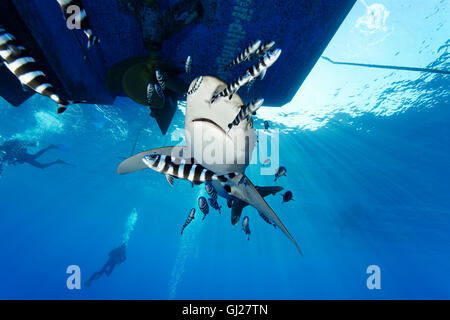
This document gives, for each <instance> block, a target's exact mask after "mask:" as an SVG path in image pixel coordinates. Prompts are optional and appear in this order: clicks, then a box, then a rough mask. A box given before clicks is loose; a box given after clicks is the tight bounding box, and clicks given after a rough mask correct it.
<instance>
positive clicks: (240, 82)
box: [211, 72, 252, 103]
mask: <svg viewBox="0 0 450 320" xmlns="http://www.w3.org/2000/svg"><path fill="white" fill-rule="evenodd" d="M251 79H252V78H251V74H250V73H249V72H246V73H245V74H244V75H243V76H240V77H239V78H237V79H234V80H233V81H232V82H231V83H229V84H228V85H227V87H226V88H225V89H223V90H222V91H220V92H218V93H215V94H214V95H213V96H212V98H211V103H214V101H216V100H217V98H219V97H223V98H225V97H229V99H230V100H231V98H233V95H234V94H235V93H236V92H237V91H238V90H239V88H241V87H242V86H245V85H246V84H247V83H248V82H249V81H250V80H251Z"/></svg>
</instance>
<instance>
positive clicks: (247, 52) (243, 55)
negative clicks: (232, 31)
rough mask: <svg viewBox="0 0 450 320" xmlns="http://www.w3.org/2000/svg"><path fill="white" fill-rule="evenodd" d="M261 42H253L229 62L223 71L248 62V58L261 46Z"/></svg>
mask: <svg viewBox="0 0 450 320" xmlns="http://www.w3.org/2000/svg"><path fill="white" fill-rule="evenodd" d="M261 43H262V41H261V40H256V41H255V42H253V43H251V44H250V45H248V46H247V47H246V48H245V49H244V50H243V51H242V52H240V53H239V54H238V55H237V57H236V58H234V60H233V61H231V62H230V63H229V64H228V65H227V66H226V67H225V69H224V70H225V71H227V70H230V69H231V68H232V67H233V66H235V65H237V64H240V63H242V62H245V61H249V60H250V57H251V56H253V55H254V54H255V53H256V52H257V51H258V49H259V48H260V46H261Z"/></svg>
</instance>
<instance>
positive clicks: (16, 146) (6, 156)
mask: <svg viewBox="0 0 450 320" xmlns="http://www.w3.org/2000/svg"><path fill="white" fill-rule="evenodd" d="M36 146H37V144H36V142H28V141H21V140H17V139H13V140H8V141H5V142H4V143H3V144H2V145H0V173H1V172H2V167H3V165H4V164H8V165H13V166H15V165H17V164H24V163H28V164H30V165H32V166H33V167H36V168H40V169H45V168H47V167H49V166H52V165H54V164H58V163H60V164H68V163H67V162H65V161H63V160H60V159H58V160H56V161H53V162H49V163H41V162H39V161H37V160H36V159H37V158H39V157H40V156H42V155H43V154H44V153H45V152H47V151H49V150H51V149H59V147H57V146H55V145H53V144H52V145H50V146H48V147H47V148H44V149H42V150H40V151H38V152H36V153H35V154H30V153H28V151H27V148H28V147H36Z"/></svg>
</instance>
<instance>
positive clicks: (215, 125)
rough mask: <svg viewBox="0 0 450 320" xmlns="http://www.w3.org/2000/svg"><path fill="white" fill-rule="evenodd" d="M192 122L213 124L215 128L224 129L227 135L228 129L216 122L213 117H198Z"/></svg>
mask: <svg viewBox="0 0 450 320" xmlns="http://www.w3.org/2000/svg"><path fill="white" fill-rule="evenodd" d="M192 122H206V123H209V124H212V125H213V126H214V127H215V128H217V129H219V130H220V131H222V132H223V133H224V134H225V135H227V133H226V131H225V130H224V129H223V128H222V127H221V126H220V125H218V124H217V123H216V122H214V121H213V120H211V119H207V118H197V119H193V120H192Z"/></svg>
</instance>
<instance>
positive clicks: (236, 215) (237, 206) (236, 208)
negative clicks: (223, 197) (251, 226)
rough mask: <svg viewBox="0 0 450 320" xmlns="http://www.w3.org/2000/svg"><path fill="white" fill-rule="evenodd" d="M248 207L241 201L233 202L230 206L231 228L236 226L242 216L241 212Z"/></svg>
mask: <svg viewBox="0 0 450 320" xmlns="http://www.w3.org/2000/svg"><path fill="white" fill-rule="evenodd" d="M246 206H248V203H245V202H244V201H241V200H235V201H233V205H232V206H231V224H232V225H233V226H235V225H237V223H238V222H239V219H240V218H241V215H242V210H243V209H244V208H245V207H246Z"/></svg>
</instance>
